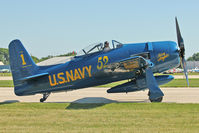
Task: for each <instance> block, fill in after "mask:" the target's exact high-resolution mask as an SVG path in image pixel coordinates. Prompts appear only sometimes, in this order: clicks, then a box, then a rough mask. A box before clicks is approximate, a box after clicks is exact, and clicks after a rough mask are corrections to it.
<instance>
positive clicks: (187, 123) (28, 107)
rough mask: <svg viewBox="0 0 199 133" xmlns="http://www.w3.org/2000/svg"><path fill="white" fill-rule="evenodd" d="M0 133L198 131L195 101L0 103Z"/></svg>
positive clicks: (198, 123) (197, 108)
mask: <svg viewBox="0 0 199 133" xmlns="http://www.w3.org/2000/svg"><path fill="white" fill-rule="evenodd" d="M0 110H1V113H0V119H1V120H0V131H1V132H20V133H23V132H24V133H26V132H28V133H35V132H43V133H45V132H51V133H52V132H68V133H77V132H86V133H93V132H95V133H98V132H100V133H111V132H112V133H116V132H117V133H120V132H123V133H130V132H133V133H136V132H139V133H146V132H147V133H149V132H152V133H155V132H161V133H162V132H180V133H190V132H192V133H194V132H195V133H198V131H199V117H198V116H199V104H175V103H111V104H75V103H10V104H4V103H2V104H0Z"/></svg>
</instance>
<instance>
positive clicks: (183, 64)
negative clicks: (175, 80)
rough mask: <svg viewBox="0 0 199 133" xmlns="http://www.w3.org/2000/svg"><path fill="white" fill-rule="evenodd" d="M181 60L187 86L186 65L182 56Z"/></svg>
mask: <svg viewBox="0 0 199 133" xmlns="http://www.w3.org/2000/svg"><path fill="white" fill-rule="evenodd" d="M181 61H182V66H183V69H184V75H185V77H186V81H187V85H188V87H189V78H188V72H187V67H186V61H185V59H184V58H182V59H181Z"/></svg>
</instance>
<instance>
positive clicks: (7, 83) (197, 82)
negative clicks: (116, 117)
mask: <svg viewBox="0 0 199 133" xmlns="http://www.w3.org/2000/svg"><path fill="white" fill-rule="evenodd" d="M125 82H127V80H123V81H119V82H113V83H110V84H105V85H101V86H98V87H108V88H111V87H113V86H116V85H119V84H123V83H125ZM189 84H190V85H189V87H199V79H189ZM0 87H13V81H12V80H0ZM160 87H187V83H186V80H185V79H174V80H172V81H171V82H169V83H167V84H164V85H161V86H160Z"/></svg>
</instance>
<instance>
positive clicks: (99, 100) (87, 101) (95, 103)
mask: <svg viewBox="0 0 199 133" xmlns="http://www.w3.org/2000/svg"><path fill="white" fill-rule="evenodd" d="M147 101H148V100H144V101H136V102H135V101H124V102H121V101H115V100H110V99H107V98H104V97H86V98H81V99H78V100H75V101H73V102H72V103H70V105H69V106H67V107H66V109H93V108H97V107H100V106H104V105H106V104H110V103H146V102H147Z"/></svg>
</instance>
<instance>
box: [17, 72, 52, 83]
mask: <svg viewBox="0 0 199 133" xmlns="http://www.w3.org/2000/svg"><path fill="white" fill-rule="evenodd" d="M48 75H49V73H39V74H35V75H32V76H28V77H24V78H21V79H19V80H21V81H24V80H33V79H36V78H39V77H42V76H48Z"/></svg>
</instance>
